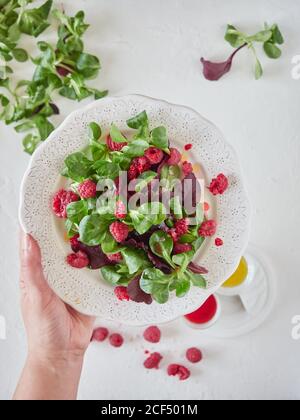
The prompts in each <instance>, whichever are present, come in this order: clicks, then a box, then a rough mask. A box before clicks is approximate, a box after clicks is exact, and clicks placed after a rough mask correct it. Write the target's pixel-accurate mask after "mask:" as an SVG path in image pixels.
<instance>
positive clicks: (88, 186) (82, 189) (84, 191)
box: [78, 179, 97, 199]
mask: <svg viewBox="0 0 300 420" xmlns="http://www.w3.org/2000/svg"><path fill="white" fill-rule="evenodd" d="M78 193H79V195H80V197H81V198H86V199H87V198H94V197H96V193H97V185H96V184H95V182H93V181H91V180H90V179H87V180H85V181H84V182H82V183H81V184H80V185H79V187H78Z"/></svg>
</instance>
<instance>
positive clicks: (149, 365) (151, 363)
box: [144, 352, 163, 369]
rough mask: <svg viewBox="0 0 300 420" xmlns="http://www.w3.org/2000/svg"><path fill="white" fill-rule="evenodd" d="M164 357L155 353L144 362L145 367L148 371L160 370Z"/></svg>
mask: <svg viewBox="0 0 300 420" xmlns="http://www.w3.org/2000/svg"><path fill="white" fill-rule="evenodd" d="M162 358H163V357H162V355H161V354H160V353H157V352H154V353H151V354H150V356H149V357H148V358H147V359H146V360H145V361H144V366H145V368H146V369H158V368H159V363H160V361H161V360H162Z"/></svg>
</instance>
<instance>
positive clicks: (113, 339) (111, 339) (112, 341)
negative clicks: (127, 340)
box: [109, 333, 124, 347]
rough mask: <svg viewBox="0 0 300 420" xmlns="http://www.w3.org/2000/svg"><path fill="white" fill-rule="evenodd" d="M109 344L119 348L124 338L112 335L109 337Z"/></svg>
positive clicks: (119, 335)
mask: <svg viewBox="0 0 300 420" xmlns="http://www.w3.org/2000/svg"><path fill="white" fill-rule="evenodd" d="M109 342H110V344H111V345H112V346H113V347H121V346H122V344H123V343H124V338H123V337H122V336H121V334H116V333H115V334H112V335H111V336H110V337H109Z"/></svg>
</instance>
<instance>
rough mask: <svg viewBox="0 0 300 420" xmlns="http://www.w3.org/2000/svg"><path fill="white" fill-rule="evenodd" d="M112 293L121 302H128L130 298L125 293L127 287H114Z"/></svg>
mask: <svg viewBox="0 0 300 420" xmlns="http://www.w3.org/2000/svg"><path fill="white" fill-rule="evenodd" d="M114 293H115V295H116V296H117V298H118V299H119V300H121V301H123V300H127V301H129V300H130V297H129V295H128V292H127V287H125V286H117V287H115V289H114Z"/></svg>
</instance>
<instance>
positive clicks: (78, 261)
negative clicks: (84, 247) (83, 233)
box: [67, 251, 90, 268]
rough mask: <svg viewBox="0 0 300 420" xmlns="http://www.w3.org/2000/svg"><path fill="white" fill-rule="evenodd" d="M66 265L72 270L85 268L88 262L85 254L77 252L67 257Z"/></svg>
mask: <svg viewBox="0 0 300 420" xmlns="http://www.w3.org/2000/svg"><path fill="white" fill-rule="evenodd" d="M67 263H68V264H69V265H70V266H71V267H74V268H85V267H87V266H88V265H90V260H89V257H88V256H87V255H86V253H85V252H83V251H78V252H76V253H74V254H70V255H68V256H67Z"/></svg>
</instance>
